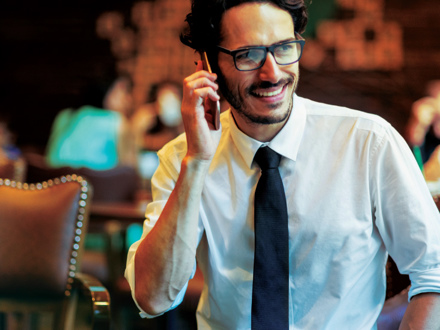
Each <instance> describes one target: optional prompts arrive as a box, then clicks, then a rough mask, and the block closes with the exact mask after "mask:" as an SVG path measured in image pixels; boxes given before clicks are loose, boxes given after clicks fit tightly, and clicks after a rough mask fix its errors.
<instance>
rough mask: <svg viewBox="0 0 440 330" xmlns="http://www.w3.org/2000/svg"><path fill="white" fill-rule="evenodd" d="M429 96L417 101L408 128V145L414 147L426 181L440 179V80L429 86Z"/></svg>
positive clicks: (413, 106)
mask: <svg viewBox="0 0 440 330" xmlns="http://www.w3.org/2000/svg"><path fill="white" fill-rule="evenodd" d="M426 90H427V96H424V97H422V98H420V99H418V100H416V101H415V102H414V103H413V104H412V107H411V115H410V118H409V120H408V124H407V127H406V135H407V140H408V143H409V144H410V145H411V146H412V147H413V149H414V152H415V153H416V155H417V154H418V155H419V162H420V164H421V166H422V169H423V171H424V175H425V179H426V181H429V182H435V181H438V180H439V179H440V80H434V81H431V82H429V83H428V84H427V88H426Z"/></svg>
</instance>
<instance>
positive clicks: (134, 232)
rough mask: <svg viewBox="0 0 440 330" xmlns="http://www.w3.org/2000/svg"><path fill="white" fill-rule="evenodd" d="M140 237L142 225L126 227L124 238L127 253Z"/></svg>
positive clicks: (134, 224)
mask: <svg viewBox="0 0 440 330" xmlns="http://www.w3.org/2000/svg"><path fill="white" fill-rule="evenodd" d="M141 236H142V225H141V224H140V223H132V224H130V225H129V226H128V227H127V232H126V236H125V248H126V250H127V251H128V249H129V248H130V246H131V245H132V244H133V243H134V242H136V241H138V240H139V239H140V238H141Z"/></svg>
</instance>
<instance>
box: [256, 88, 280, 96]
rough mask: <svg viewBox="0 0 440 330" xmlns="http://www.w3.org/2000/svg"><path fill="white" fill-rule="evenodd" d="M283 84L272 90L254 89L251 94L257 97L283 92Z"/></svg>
mask: <svg viewBox="0 0 440 330" xmlns="http://www.w3.org/2000/svg"><path fill="white" fill-rule="evenodd" d="M284 87H285V85H284V86H280V88H278V89H276V90H272V91H254V92H253V94H254V95H255V96H258V97H272V96H277V95H279V94H281V93H282V92H283V89H284Z"/></svg>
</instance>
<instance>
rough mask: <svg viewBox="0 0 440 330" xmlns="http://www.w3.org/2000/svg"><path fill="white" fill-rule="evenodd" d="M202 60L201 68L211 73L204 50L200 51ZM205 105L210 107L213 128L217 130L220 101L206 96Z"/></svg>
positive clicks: (218, 126)
mask: <svg viewBox="0 0 440 330" xmlns="http://www.w3.org/2000/svg"><path fill="white" fill-rule="evenodd" d="M200 55H201V57H202V62H203V69H204V70H206V71H208V72H209V73H212V70H211V65H210V64H209V61H208V55H207V54H206V52H202V53H201V54H200ZM205 105H206V106H207V107H208V108H209V109H211V111H212V116H213V118H214V122H213V124H214V128H215V129H216V130H217V129H219V128H220V101H212V100H211V99H210V98H209V97H207V98H206V101H205Z"/></svg>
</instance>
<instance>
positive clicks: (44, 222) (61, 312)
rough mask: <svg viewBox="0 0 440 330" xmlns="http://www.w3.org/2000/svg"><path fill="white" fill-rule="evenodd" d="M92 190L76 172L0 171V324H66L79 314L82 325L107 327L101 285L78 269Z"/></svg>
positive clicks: (106, 304)
mask: <svg viewBox="0 0 440 330" xmlns="http://www.w3.org/2000/svg"><path fill="white" fill-rule="evenodd" d="M91 195H92V194H91V190H90V186H89V185H88V183H87V181H85V180H84V179H83V178H82V177H79V176H77V175H71V176H70V175H68V176H65V177H61V178H56V179H54V180H48V181H45V182H42V183H37V184H28V183H20V182H15V181H11V180H9V179H0V242H1V244H0V316H1V317H0V322H3V324H1V323H0V328H1V329H10V328H14V326H15V329H20V330H21V329H26V326H29V327H34V326H36V325H37V324H40V325H41V324H42V323H43V325H44V326H45V327H44V328H45V329H46V328H47V326H48V325H51V328H53V329H57V330H59V329H73V328H74V327H75V328H76V326H77V325H78V324H79V320H80V319H81V317H82V319H81V320H82V321H83V322H84V323H83V325H84V324H87V325H88V327H89V328H92V329H109V327H110V317H109V315H110V296H109V294H108V291H107V289H106V288H105V287H103V286H102V285H101V283H100V282H99V281H97V280H96V279H95V278H93V277H92V276H90V275H85V274H81V273H80V272H79V271H80V267H81V256H82V252H83V242H84V235H85V232H86V230H87V225H88V217H89V203H88V202H89V201H90V198H91ZM84 310H85V311H86V312H87V313H86V314H87V315H85V314H84V313H79V312H80V311H81V312H82V311H84ZM4 323H7V324H4ZM8 324H9V328H8V327H7V326H8Z"/></svg>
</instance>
